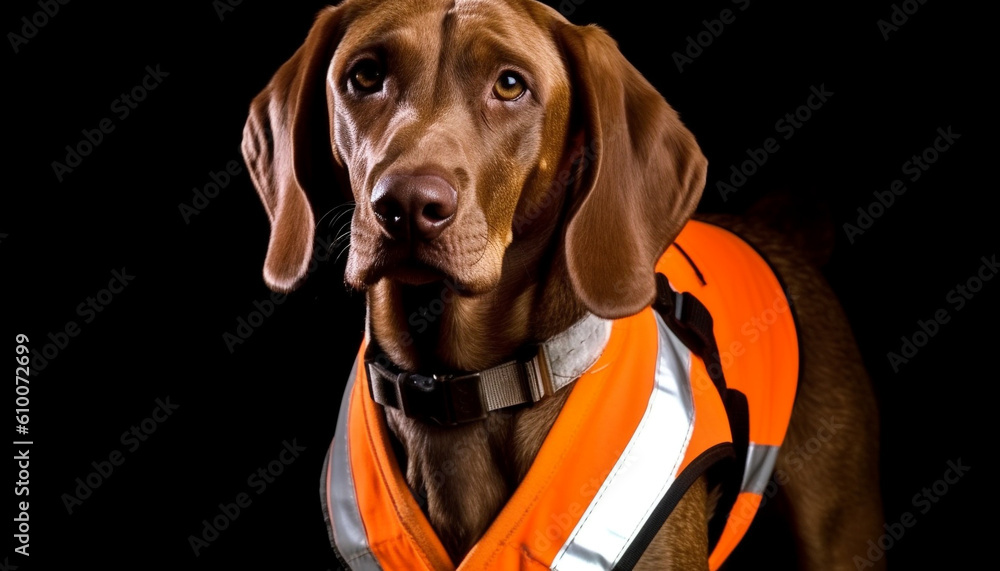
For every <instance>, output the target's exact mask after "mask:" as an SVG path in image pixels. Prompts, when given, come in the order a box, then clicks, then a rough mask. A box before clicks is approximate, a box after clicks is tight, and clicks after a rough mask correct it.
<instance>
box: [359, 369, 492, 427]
mask: <svg viewBox="0 0 1000 571" xmlns="http://www.w3.org/2000/svg"><path fill="white" fill-rule="evenodd" d="M368 369H369V371H368V379H369V383H370V384H375V383H383V385H382V386H383V387H384V388H383V390H381V391H378V392H377V390H376V389H375V388H374V387H372V395H373V396H375V395H377V394H382V395H383V398H382V399H379V398H376V401H377V402H379V404H382V405H384V406H391V407H393V408H396V409H399V410H401V411H403V414H405V415H406V416H408V417H410V418H415V419H419V420H424V421H428V420H429V421H433V422H435V423H437V424H439V425H441V426H454V425H456V424H463V423H466V422H473V421H476V420H482V419H484V418H486V414H487V411H486V407H485V406H483V399H482V395H481V392H480V388H479V380H480V377H479V373H468V374H457V375H430V376H427V375H421V374H418V373H408V372H400V371H391V370H388V369H387V368H386V367H384V366H382V365H379V364H378V363H375V362H370V363H368ZM386 384H388V385H390V386H391V388H390V387H385V385H386ZM386 389H388V390H386ZM393 393H395V394H393ZM386 397H388V398H386ZM392 397H395V398H392ZM383 401H384V402H383ZM392 401H395V402H392Z"/></svg>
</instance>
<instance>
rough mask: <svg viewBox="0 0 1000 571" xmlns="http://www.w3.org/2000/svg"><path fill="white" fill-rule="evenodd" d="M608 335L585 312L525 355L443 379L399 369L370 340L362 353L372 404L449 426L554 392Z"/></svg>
mask: <svg viewBox="0 0 1000 571" xmlns="http://www.w3.org/2000/svg"><path fill="white" fill-rule="evenodd" d="M610 337H611V321H609V320H607V319H602V318H600V317H597V316H596V315H593V314H589V313H588V314H587V316H585V317H584V318H582V319H580V320H579V321H577V322H576V323H574V324H573V325H571V326H570V327H569V328H568V329H566V330H565V331H563V332H562V333H559V334H557V335H555V336H553V337H551V338H550V339H548V340H547V341H545V342H544V343H541V344H539V345H536V346H534V347H532V350H531V351H530V353H528V354H527V355H524V356H522V357H521V358H517V359H512V360H510V361H507V362H505V363H501V364H499V365H496V366H495V367H490V368H488V369H484V370H482V371H471V372H462V373H457V374H443V375H439V374H432V375H423V374H419V373H413V372H409V371H404V370H402V369H400V368H399V367H397V366H396V365H395V364H393V363H392V362H391V361H389V359H388V358H387V357H386V356H385V353H383V352H382V351H381V349H380V348H379V347H378V345H377V343H374V342H372V343H370V344H369V346H368V350H367V351H366V355H365V368H366V372H367V373H368V375H367V376H368V384H369V387H370V389H371V394H372V397H373V398H374V399H375V402H377V403H379V404H381V405H382V406H388V407H392V408H395V409H398V410H401V411H403V414H405V415H406V416H408V417H410V418H417V419H421V420H427V421H432V422H435V423H437V424H440V425H443V426H454V425H456V424H462V423H466V422H472V421H475V420H481V419H483V418H486V415H487V414H489V413H490V412H492V411H495V410H500V409H504V408H508V407H512V406H517V405H520V404H525V403H536V402H538V401H540V400H542V399H543V398H545V397H548V396H551V395H553V394H555V393H556V392H557V391H559V390H560V389H562V388H563V387H565V386H567V385H569V384H570V383H572V382H573V381H574V380H576V379H577V378H578V377H579V376H580V375H582V374H583V373H584V372H585V371H586V370H587V369H589V368H590V366H591V365H593V364H594V363H595V362H597V359H598V358H599V357H600V356H601V353H602V352H603V351H604V346H605V345H606V344H607V342H608V339H609V338H610Z"/></svg>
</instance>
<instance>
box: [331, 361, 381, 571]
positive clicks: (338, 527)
mask: <svg viewBox="0 0 1000 571" xmlns="http://www.w3.org/2000/svg"><path fill="white" fill-rule="evenodd" d="M357 374H358V361H357V359H355V361H354V368H352V369H351V377H350V379H348V381H347V388H345V389H344V397H343V398H342V399H341V401H340V415H339V416H338V417H337V431H336V432H335V433H334V436H333V444H332V445H331V450H330V471H329V473H328V475H327V480H326V486H327V487H326V498H327V506H326V509H327V510H329V511H330V521H331V522H333V526H332V527H333V540H334V542H336V544H337V550H338V551H340V555H341V556H342V557H343V558H344V560H345V561H347V563H348V565H350V566H351V569H357V570H362V571H369V570H370V571H376V570H380V569H381V567H380V566H379V564H378V561H376V560H375V556H374V555H373V554H372V552H371V550H370V549H368V539H367V537H366V536H365V527H364V525H363V524H362V523H361V511H360V509H359V508H358V499H357V497H356V496H355V495H354V476H353V475H352V474H351V462H350V459H351V457H350V453H349V451H348V448H347V446H348V444H347V416H348V409H349V408H350V403H351V392H352V391H353V389H354V381H355V379H356V378H357Z"/></svg>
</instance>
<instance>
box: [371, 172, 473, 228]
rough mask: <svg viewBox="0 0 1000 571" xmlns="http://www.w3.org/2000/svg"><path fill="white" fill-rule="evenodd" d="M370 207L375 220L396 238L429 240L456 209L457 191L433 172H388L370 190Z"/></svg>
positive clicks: (448, 223) (445, 226) (446, 224)
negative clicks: (401, 173) (424, 173)
mask: <svg viewBox="0 0 1000 571" xmlns="http://www.w3.org/2000/svg"><path fill="white" fill-rule="evenodd" d="M372 209H373V210H374V211H375V217H376V218H378V221H379V224H381V225H382V227H383V228H385V230H386V232H388V233H389V235H390V236H391V237H393V238H396V239H398V240H417V239H423V240H433V239H435V238H437V237H438V236H440V235H441V232H442V231H444V229H445V228H447V227H448V226H449V225H450V224H451V222H452V220H454V219H455V212H456V211H457V210H458V193H457V192H455V189H454V188H453V187H452V186H451V185H450V184H448V182H447V181H445V180H444V179H443V178H441V177H439V176H434V175H390V176H386V177H383V178H382V179H381V180H380V181H379V182H378V183H376V185H375V189H374V190H373V192H372Z"/></svg>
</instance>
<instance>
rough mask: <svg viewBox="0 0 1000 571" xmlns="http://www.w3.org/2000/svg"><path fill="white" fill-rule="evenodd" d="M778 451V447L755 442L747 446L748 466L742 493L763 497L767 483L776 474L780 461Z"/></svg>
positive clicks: (741, 487)
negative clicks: (777, 463) (776, 467)
mask: <svg viewBox="0 0 1000 571" xmlns="http://www.w3.org/2000/svg"><path fill="white" fill-rule="evenodd" d="M778 449H779V447H777V446H771V445H768V444H755V443H753V442H751V443H750V445H749V446H747V466H746V471H745V472H743V484H742V485H741V486H740V491H741V492H751V493H754V494H762V495H763V493H764V489H765V488H766V487H767V482H768V481H769V480H770V479H771V474H772V473H774V465H775V463H776V462H777V461H778Z"/></svg>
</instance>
